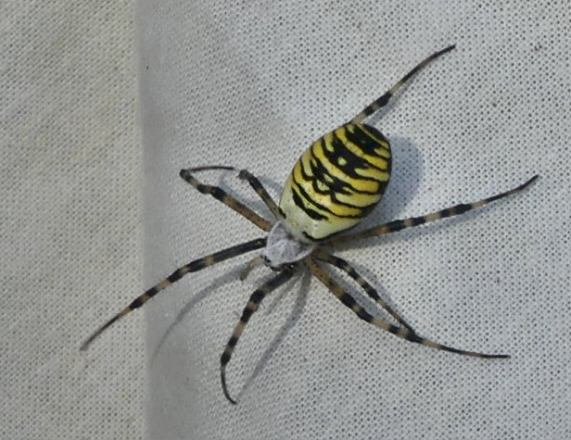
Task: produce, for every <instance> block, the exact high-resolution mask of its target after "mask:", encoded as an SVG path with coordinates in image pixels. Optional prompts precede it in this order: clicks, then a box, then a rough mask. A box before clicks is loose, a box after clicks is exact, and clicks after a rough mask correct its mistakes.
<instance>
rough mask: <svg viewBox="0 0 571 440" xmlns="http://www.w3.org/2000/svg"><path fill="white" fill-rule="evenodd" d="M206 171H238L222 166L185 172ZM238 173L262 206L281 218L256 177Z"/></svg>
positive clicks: (241, 171)
mask: <svg viewBox="0 0 571 440" xmlns="http://www.w3.org/2000/svg"><path fill="white" fill-rule="evenodd" d="M207 170H229V171H238V169H236V168H234V167H230V166H224V165H211V166H204V167H196V168H190V169H188V170H187V171H190V172H197V171H207ZM239 171H240V173H239V174H238V177H239V178H240V179H242V180H246V181H247V182H248V183H249V184H250V186H251V187H252V188H253V189H254V191H256V194H258V195H259V196H260V198H261V199H262V201H263V202H264V204H265V205H266V206H267V207H268V209H269V210H270V211H271V213H272V214H274V216H275V217H276V218H280V217H281V216H280V212H279V208H278V205H276V203H275V202H274V200H273V199H272V197H271V196H270V195H269V194H268V192H267V191H266V189H265V188H264V185H262V182H260V180H259V179H258V178H257V177H256V176H254V175H253V174H251V173H250V172H249V171H248V170H239Z"/></svg>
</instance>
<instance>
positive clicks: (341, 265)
mask: <svg viewBox="0 0 571 440" xmlns="http://www.w3.org/2000/svg"><path fill="white" fill-rule="evenodd" d="M316 258H317V259H318V260H321V261H325V262H326V263H329V264H331V265H333V266H335V267H336V268H338V269H341V270H342V271H344V272H345V273H346V274H347V275H349V276H350V277H351V278H353V279H354V280H355V281H356V282H357V283H358V284H359V285H360V286H361V287H362V288H363V290H364V291H365V292H366V293H367V295H369V297H370V298H371V299H373V301H375V302H376V303H377V304H379V305H380V306H381V307H382V308H383V309H385V310H386V311H387V312H388V313H389V314H390V315H391V316H392V317H393V318H395V319H396V321H397V322H398V323H399V324H400V325H402V326H403V327H405V328H406V329H408V330H409V331H410V332H412V333H416V332H415V331H414V329H413V328H412V327H411V326H410V325H409V324H408V323H407V322H406V321H405V320H404V319H403V318H401V317H400V315H399V314H398V313H397V312H396V311H395V310H394V309H393V308H392V307H391V306H390V305H388V304H387V302H386V301H385V300H383V299H382V298H381V297H380V296H379V293H378V292H377V291H376V290H375V288H374V287H373V286H371V285H370V284H369V283H368V282H367V280H365V279H364V278H363V277H362V276H361V275H359V274H358V273H357V271H356V270H355V269H354V268H353V267H352V266H351V265H350V264H349V263H348V262H347V261H345V260H343V259H342V258H339V257H336V256H335V255H331V254H327V253H325V252H319V253H318V254H317V257H316Z"/></svg>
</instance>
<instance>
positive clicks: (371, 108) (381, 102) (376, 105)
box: [351, 44, 456, 124]
mask: <svg viewBox="0 0 571 440" xmlns="http://www.w3.org/2000/svg"><path fill="white" fill-rule="evenodd" d="M455 47H456V45H455V44H453V45H451V46H448V47H447V48H445V49H442V50H439V51H438V52H435V53H433V54H432V55H430V56H429V57H427V58H425V59H424V60H423V61H421V62H420V63H419V64H417V65H416V66H415V67H414V68H413V69H412V70H411V71H410V72H408V73H407V74H406V75H405V76H404V77H403V78H402V79H401V80H399V81H398V82H397V83H396V84H395V85H393V86H392V87H391V88H390V89H389V90H388V91H387V92H386V93H385V94H384V95H382V96H381V97H380V98H377V99H376V100H375V101H373V102H372V103H371V104H369V105H368V106H367V107H365V108H364V109H363V111H362V112H361V113H359V114H358V115H357V116H355V117H354V118H353V119H352V120H351V122H353V123H355V124H358V123H361V122H363V120H365V118H367V117H368V116H371V115H372V114H373V113H375V112H376V111H377V110H378V109H380V108H381V107H384V106H385V105H387V104H388V103H389V101H390V100H391V98H392V97H393V96H394V95H395V93H396V92H397V91H398V90H399V89H400V88H401V87H402V86H403V85H404V84H405V83H406V82H407V81H408V80H409V79H410V78H411V77H412V76H414V74H415V73H418V72H419V71H420V70H421V69H423V68H424V67H426V66H427V65H428V64H429V63H430V62H431V61H433V60H435V59H436V58H438V57H439V56H440V55H444V54H445V53H446V52H450V51H451V50H452V49H454V48H455Z"/></svg>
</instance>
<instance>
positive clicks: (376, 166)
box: [280, 123, 391, 241]
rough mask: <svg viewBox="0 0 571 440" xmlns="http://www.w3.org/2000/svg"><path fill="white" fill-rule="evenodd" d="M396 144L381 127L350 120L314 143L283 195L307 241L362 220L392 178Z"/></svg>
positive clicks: (284, 207)
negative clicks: (355, 122)
mask: <svg viewBox="0 0 571 440" xmlns="http://www.w3.org/2000/svg"><path fill="white" fill-rule="evenodd" d="M390 173H391V150H390V145H389V142H388V140H387V139H386V138H385V137H384V136H383V135H382V133H381V132H380V131H378V130H377V129H376V128H374V127H371V126H369V125H365V124H354V123H347V124H345V125H342V126H341V127H339V128H337V129H335V130H333V131H332V132H330V133H327V134H326V135H324V136H322V137H321V138H319V139H317V140H316V141H315V142H313V143H312V144H311V146H310V147H309V148H308V149H307V150H306V151H305V152H304V153H303V155H302V156H301V157H300V158H299V159H298V161H297V162H296V164H295V166H294V168H293V170H292V172H291V174H290V176H289V178H288V180H287V182H286V185H285V188H284V191H283V193H282V197H281V199H280V210H281V213H282V215H283V216H284V221H285V224H286V226H287V228H288V229H289V230H290V232H291V233H292V234H294V235H295V236H296V237H297V238H299V239H301V240H304V241H316V240H324V239H327V238H329V237H330V236H332V235H334V234H337V233H339V232H342V231H344V230H346V229H349V228H351V227H353V226H355V225H356V224H358V223H359V222H360V221H361V220H362V219H363V217H365V216H366V215H367V214H369V212H371V210H372V209H373V208H374V207H375V206H376V204H377V203H378V202H379V201H380V200H381V197H382V196H383V193H384V192H385V189H386V187H387V184H388V183H389V178H390Z"/></svg>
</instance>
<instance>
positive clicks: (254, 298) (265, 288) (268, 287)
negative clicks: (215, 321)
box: [220, 268, 294, 405]
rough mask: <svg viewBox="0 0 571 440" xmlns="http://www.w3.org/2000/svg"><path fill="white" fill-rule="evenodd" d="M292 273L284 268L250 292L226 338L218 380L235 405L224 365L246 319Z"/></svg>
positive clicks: (229, 357) (247, 319)
mask: <svg viewBox="0 0 571 440" xmlns="http://www.w3.org/2000/svg"><path fill="white" fill-rule="evenodd" d="M293 274H294V271H293V270H292V269H289V268H288V269H284V270H282V271H281V272H280V273H279V274H278V275H277V276H275V277H274V278H271V279H270V280H269V281H267V282H265V283H264V284H262V286H261V287H259V288H258V289H256V290H255V291H254V293H252V295H251V296H250V299H249V300H248V304H247V305H246V307H245V308H244V311H243V312H242V316H241V317H240V321H239V322H238V324H236V327H235V328H234V332H233V333H232V336H231V337H230V339H229V340H228V343H227V344H226V348H225V349H224V352H223V353H222V356H221V357H220V380H221V382H222V391H223V392H224V396H225V397H226V398H227V399H228V401H229V402H230V403H232V404H234V405H236V403H237V402H236V400H234V399H232V397H230V393H229V392H228V387H227V386H226V365H228V362H230V359H231V357H232V353H233V352H234V348H235V347H236V344H238V340H239V339H240V336H241V335H242V333H243V332H244V328H245V327H246V324H248V321H249V320H250V318H251V317H252V315H253V314H254V312H255V311H256V310H258V307H259V305H260V303H261V302H262V301H263V299H264V298H265V297H266V295H267V294H268V293H270V292H272V291H273V290H275V289H277V288H278V287H280V286H281V285H282V284H284V283H285V282H287V281H288V280H289V279H290V278H291V277H292V276H293Z"/></svg>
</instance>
